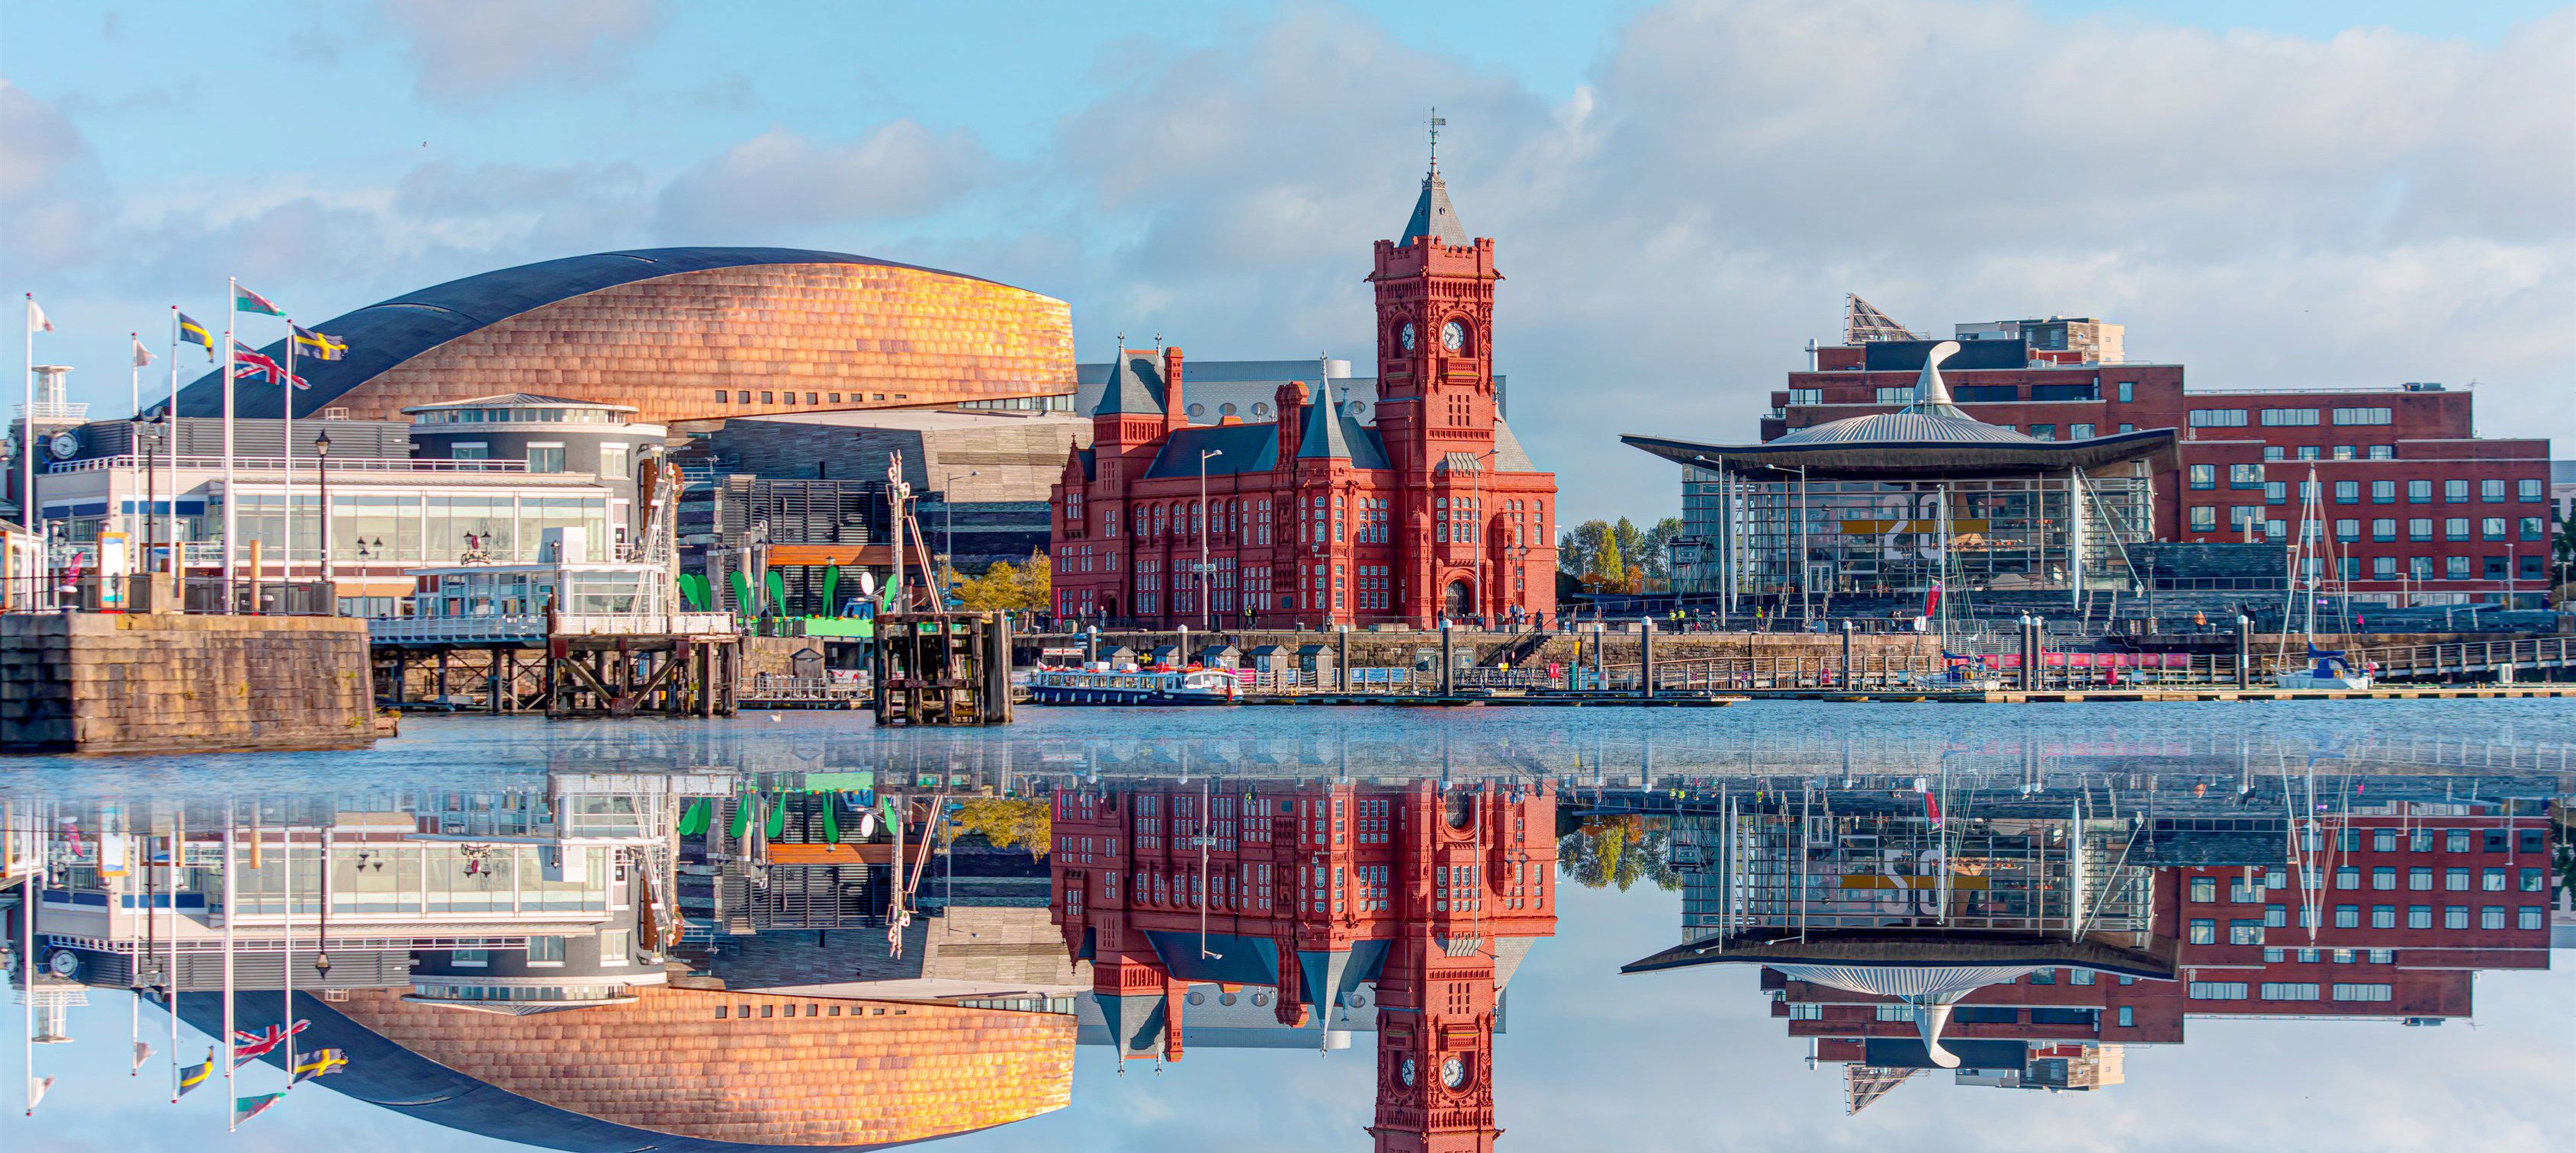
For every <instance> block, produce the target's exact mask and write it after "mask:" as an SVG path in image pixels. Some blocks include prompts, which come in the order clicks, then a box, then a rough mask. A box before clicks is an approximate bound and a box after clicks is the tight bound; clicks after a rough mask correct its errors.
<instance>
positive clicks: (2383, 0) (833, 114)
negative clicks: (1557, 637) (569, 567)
mask: <svg viewBox="0 0 2576 1153" xmlns="http://www.w3.org/2000/svg"><path fill="white" fill-rule="evenodd" d="M0 85H5V87H0V116H5V120H0V128H5V131H0V215H4V216H5V224H0V287H5V288H6V289H7V290H8V291H11V292H25V291H34V292H36V293H37V294H38V295H39V297H40V298H41V299H42V300H44V301H45V303H46V305H47V308H48V310H49V311H50V312H51V313H52V314H53V315H54V317H55V319H56V321H57V323H58V324H60V325H61V326H62V328H63V331H62V332H61V333H60V334H58V335H56V336H54V337H50V338H47V339H46V340H44V341H43V342H42V343H41V344H40V346H39V350H38V358H39V359H40V360H45V361H53V362H61V363H69V364H72V365H74V366H75V367H76V371H75V373H74V376H73V380H74V381H75V390H76V393H77V396H76V399H86V400H90V401H92V402H94V403H97V404H99V405H101V406H102V408H101V411H110V410H113V411H122V410H123V407H124V402H125V395H124V393H125V387H126V382H124V381H119V380H116V379H115V378H116V377H117V376H121V375H125V374H124V373H121V372H118V371H117V370H118V369H119V368H122V367H124V357H123V354H122V349H123V339H124V333H125V332H126V331H127V330H129V329H134V328H138V327H141V328H146V329H154V328H159V327H161V326H164V325H166V323H167V321H166V317H167V312H166V309H167V306H168V305H169V304H171V303H174V302H175V303H179V304H181V305H182V306H183V307H187V308H188V309H189V310H190V311H192V312H196V313H198V314H200V315H203V314H205V313H208V312H212V311H214V310H215V308H216V306H217V304H218V303H219V301H220V292H221V287H222V285H221V282H222V279H223V277H224V276H226V275H228V274H237V275H240V276H241V277H243V279H244V280H245V281H246V282H248V283H250V284H252V285H253V286H254V287H257V288H259V289H260V290H261V291H263V292H265V293H267V294H269V295H270V296H272V297H275V298H277V299H279V300H280V301H281V302H283V303H284V304H286V305H287V306H288V307H289V308H290V309H292V310H294V311H295V312H296V314H297V315H298V317H299V318H300V319H314V320H318V319H323V318H327V317H329V316H333V315H337V314H339V313H341V312H345V311H347V310H350V309H353V308H356V307H360V306H362V305H364V304H367V303H369V302H372V301H374V300H377V299H381V298H383V297H385V296H388V295H392V294H394V293H397V292H401V291H404V290H406V289H409V288H413V287H417V286H420V285H423V284H427V283H433V282H436V281H438V280H443V279H447V278H450V277H454V276H459V275H466V274H470V273H472V272H476V271H481V270H483V269H487V268H491V267H497V266H503V265H508V264H515V263H522V262H525V261H528V260H536V259H543V258H548V257H553V256H560V255H567V254H570V253H575V252H581V251H595V250H600V249H606V248H616V247H637V246H648V245H655V244H672V243H786V244H798V245H808V246H814V247H824V248H832V249H838V250H843V251H854V252H863V253H867V254H871V255H878V256H885V257H891V258H896V259H903V260H909V261H915V262H920V263H927V264H932V265H937V266H943V267H953V268H957V269H960V270H962V271H969V272H975V273H978V274H982V275H988V276H992V277H994V278H996V279H1002V280H1007V281H1011V282H1014V283H1019V284H1024V285H1026V286H1028V287H1031V288H1035V289H1038V290H1040V291H1044V292H1047V293H1050V294H1052V295H1056V296H1060V297H1063V298H1064V299H1066V300H1068V301H1070V302H1071V303H1072V304H1073V308H1074V317H1075V323H1076V328H1077V343H1078V345H1079V347H1080V348H1081V350H1082V351H1083V352H1084V353H1085V354H1086V355H1089V354H1096V353H1097V352H1098V351H1099V350H1100V349H1101V348H1103V347H1105V346H1106V345H1107V344H1108V343H1109V338H1110V336H1111V334H1112V333H1114V332H1116V331H1119V330H1122V329H1123V330H1125V331H1127V332H1130V333H1147V332H1160V333H1162V334H1163V335H1164V336H1165V337H1166V338H1167V339H1169V340H1171V341H1173V342H1175V343H1178V344H1181V345H1183V346H1184V347H1186V348H1188V349H1189V351H1190V353H1191V355H1192V356H1193V358H1205V357H1209V356H1215V357H1220V358H1232V357H1245V358H1255V357H1258V358H1272V357H1302V356H1306V355H1310V354H1311V353H1312V352H1313V351H1314V350H1315V349H1317V348H1318V347H1323V348H1328V349H1332V350H1335V351H1337V352H1341V351H1347V350H1350V349H1352V348H1354V347H1355V346H1357V345H1359V344H1360V343H1361V342H1362V341H1363V340H1364V333H1365V332H1366V331H1367V330H1366V327H1365V326H1366V322H1367V313H1366V306H1367V302H1366V296H1365V294H1364V292H1363V290H1362V286H1361V285H1360V284H1359V277H1360V275H1361V274H1363V273H1364V272H1365V270H1366V260H1367V253H1368V244H1369V242H1370V241H1371V240H1373V239H1375V238H1377V237H1379V236H1382V235H1384V234H1386V233H1387V232H1389V231H1391V230H1392V229H1393V228H1394V227H1395V226H1396V225H1397V224H1398V223H1399V222H1400V220H1401V216H1402V214H1403V213H1404V212H1405V210H1406V209H1407V208H1408V207H1409V206H1410V201H1411V195H1412V191H1413V189H1412V186H1413V183H1414V182H1415V181H1416V180H1417V179H1418V178H1419V173H1420V155H1421V150H1422V140H1421V131H1422V129H1421V123H1420V122H1421V120H1422V118H1423V117H1424V116H1425V115H1426V110H1427V109H1428V108H1429V107H1430V106H1433V105H1439V106H1441V107H1442V109H1443V112H1444V114H1445V115H1448V116H1449V117H1450V120H1451V125H1450V129H1449V132H1450V135H1449V137H1448V138H1447V140H1446V142H1445V144H1444V155H1445V156H1446V157H1447V158H1448V162H1447V164H1445V165H1444V167H1446V168H1447V169H1448V171H1449V172H1450V175H1451V181H1452V188H1453V191H1454V193H1455V194H1456V196H1457V199H1458V204H1459V209H1460V212H1461V214H1462V217H1463V218H1464V219H1465V221H1466V222H1467V224H1468V225H1469V227H1470V229H1471V230H1472V231H1475V232H1478V233H1480V234H1490V235H1493V236H1494V237H1495V238H1496V240H1497V244H1498V249H1499V258H1500V262H1501V264H1502V267H1503V269H1504V271H1505V273H1506V275H1507V276H1508V277H1510V280H1509V281H1508V282H1507V284H1506V287H1505V289H1504V293H1503V299H1502V302H1501V305H1500V307H1501V315H1500V318H1499V320H1498V325H1499V326H1500V327H1499V331H1498V334H1497V335H1498V342H1497V352H1498V356H1499V357H1500V359H1501V361H1502V367H1503V368H1504V370H1505V371H1506V372H1507V373H1508V374H1510V375H1511V377H1512V378H1513V382H1514V394H1513V406H1514V409H1513V415H1514V418H1515V422H1516V423H1517V424H1519V425H1521V426H1522V427H1523V430H1524V431H1523V439H1524V440H1525V441H1528V442H1529V443H1530V447H1531V449H1532V451H1533V452H1534V453H1535V454H1536V455H1537V456H1538V458H1539V459H1540V460H1541V462H1542V463H1544V464H1548V465H1551V466H1553V467H1555V468H1556V469H1558V471H1559V472H1560V473H1562V474H1565V478H1564V480H1563V482H1562V483H1563V487H1564V488H1565V490H1566V493H1567V499H1568V500H1569V501H1570V502H1572V503H1571V504H1570V505H1569V506H1568V512H1569V513H1570V514H1574V515H1595V514H1600V513H1618V512H1630V513H1635V514H1637V515H1641V516H1643V515H1654V514H1658V513H1660V512H1661V511H1664V510H1666V509H1668V507H1669V506H1670V505H1672V504H1673V503H1674V502H1675V500H1676V491H1677V487H1678V486H1676V485H1674V484H1672V483H1671V479H1672V478H1671V477H1670V476H1669V475H1668V469H1667V468H1666V467H1665V466H1662V465H1659V464H1657V463H1656V462H1653V461H1652V460H1651V459H1650V458H1646V457H1644V456H1643V455H1642V454H1638V453H1635V452H1633V451H1630V450H1626V449H1623V448H1620V447H1618V446H1617V444H1616V443H1615V440H1616V436H1617V434H1619V433H1621V432H1629V431H1641V430H1644V429H1647V428H1650V427H1651V428H1655V429H1659V430H1663V431H1687V432H1691V433H1697V434H1701V435H1706V436H1708V437H1711V438H1726V437H1745V436H1750V435H1751V434H1752V431H1753V420H1754V418H1755V417H1756V415H1758V411H1759V409H1760V408H1761V407H1762V404H1763V395H1762V394H1763V393H1765V392H1767V391H1768V390H1769V389H1770V388H1772V387H1774V386H1776V385H1778V384H1779V381H1780V374H1781V373H1783V372H1785V371H1787V370H1788V369H1790V368H1792V367H1795V366H1797V365H1798V364H1799V363H1800V362H1801V359H1802V358H1801V357H1800V355H1799V349H1800V348H1801V347H1802V346H1803V344H1804V343H1805V341H1806V340H1807V339H1809V338H1811V337H1822V336H1828V335H1830V334H1831V333H1832V332H1833V330H1834V328H1835V324H1836V321H1837V320H1838V316H1839V310H1840V306H1841V294H1842V293H1843V292H1845V291H1857V292H1859V293H1861V294H1862V295H1863V296H1866V297H1869V298H1870V299H1871V300H1873V302H1875V303H1878V304H1880V305H1881V306H1882V307H1884V308H1886V309H1887V310H1888V311H1890V312H1891V313H1893V314H1895V315H1896V316H1897V317H1898V318H1899V319H1901V320H1905V321H1907V322H1909V323H1911V324H1913V325H1914V326H1916V327H1918V328H1932V329H1944V328H1946V327H1947V326H1948V325H1949V324H1951V323H1953V322H1958V321H1967V320H1979V319H1991V318H1993V317H1997V316H2004V315H2025V314H2046V313H2064V314H2069V315H2077V314H2094V315H2103V316H2108V317H2110V318H2112V319H2116V320H2121V321H2124V322H2125V323H2127V324H2128V325H2129V337H2128V343H2129V347H2130V349H2131V351H2132V355H2133V356H2139V357H2144V358H2152V359H2160V360H2179V361H2183V362H2185V363H2187V364H2189V365H2190V366H2191V368H2192V370H2193V372H2192V380H2193V381H2194V382H2196V383H2200V384H2203V385H2208V386H2222V385H2225V386H2237V385H2282V386H2324V385H2338V384H2372V385H2384V384H2391V383H2395V382H2399V381H2404V380H2422V379H2438V380H2446V381H2450V382H2453V383H2464V382H2466V381H2468V380H2471V379H2475V380H2477V381H2478V382H2479V384H2480V387H2481V388H2482V389H2483V390H2486V392H2487V395H2485V396H2483V397H2481V401H2480V409H2481V418H2482V420H2481V423H2482V425H2483V426H2484V430H2485V431H2488V432H2502V431H2507V430H2513V431H2520V432H2525V433H2527V434H2534V435H2545V434H2556V435H2558V436H2560V437H2566V436H2570V435H2576V424H2571V423H2570V418H2569V417H2568V416H2567V408H2566V406H2565V405H2564V404H2563V403H2559V402H2558V401H2556V400H2554V399H2552V398H2557V397H2563V396H2564V395H2566V393H2567V391H2568V390H2569V389H2571V388H2576V327H2571V323H2570V322H2569V320H2568V319H2567V318H2568V317H2569V316H2576V236H2571V231H2570V228H2569V225H2568V222H2569V221H2570V220H2571V219H2576V157H2571V155H2570V150H2569V149H2568V148H2567V147H2566V146H2565V142H2566V140H2567V139H2569V138H2570V135H2571V133H2576V111H2571V110H2572V109H2576V14H2571V12H2570V11H2569V9H2567V8H2566V7H2565V6H2564V5H2549V4H2539V3H2522V2H2518V0H2505V2H2495V3H2484V4H2474V5H2424V4H2405V3H2396V2H2388V0H2367V2H2361V3H2343V4H2330V3H2284V4H2223V3H2216V2H2214V0H2213V2H2198V0H2195V2H2188V3H2173V4H2116V3H2098V2H2085V0H2052V2H2045V3H2032V4H2010V3H1979V2H1973V0H1943V2H1914V0H1825V2H1819V3H1794V2H1792V0H1742V2H1728V3H1693V2H1689V0H1670V2H1666V3H1654V4H1649V3H1641V2H1626V0H1622V2H1616V3H1605V4H1594V5H1572V4H1564V5H1516V6H1511V7H1510V8H1508V9H1501V10H1498V9H1496V8H1495V7H1494V6H1491V5H1478V4H1460V3H1406V4H1359V5H1344V4H1329V3H1312V2H1290V3H1256V4H1238V5H1223V6H1220V5H1210V4H1192V3H1092V4H1080V5H1059V4H1019V3H975V4H958V3H949V4H930V3H888V4H870V5H858V4H846V3H842V4H832V3H811V4H803V3H757V4H711V3H677V2H668V0H568V2H565V3H561V4H551V5H538V4H523V3H517V2H514V0H445V2H431V0H382V2H370V3H358V2H337V3H325V2H320V0H286V2H281V3H273V4H269V5H262V6H257V7H255V8H245V7H243V6H238V5H210V4H203V3H195V4H91V5H62V4H41V3H29V2H24V0H6V2H5V3H0ZM2561 455H2564V453H2563V452H2562V454H2561Z"/></svg>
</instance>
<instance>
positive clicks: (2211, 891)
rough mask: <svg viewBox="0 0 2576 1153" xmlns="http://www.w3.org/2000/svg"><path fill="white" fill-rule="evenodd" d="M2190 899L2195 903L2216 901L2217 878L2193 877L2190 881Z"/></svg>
mask: <svg viewBox="0 0 2576 1153" xmlns="http://www.w3.org/2000/svg"><path fill="white" fill-rule="evenodd" d="M2191 899H2192V900H2195V901H2215V900H2217V899H2218V878H2216V877H2193V878H2192V879H2191Z"/></svg>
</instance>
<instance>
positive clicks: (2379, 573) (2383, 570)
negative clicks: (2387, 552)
mask: <svg viewBox="0 0 2576 1153" xmlns="http://www.w3.org/2000/svg"><path fill="white" fill-rule="evenodd" d="M2370 575H2371V579H2373V580H2384V581H2389V580H2396V579H2397V558H2396V557H2393V556H2378V557H2372V558H2370Z"/></svg>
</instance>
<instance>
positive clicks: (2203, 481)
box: [2191, 464, 2218, 489]
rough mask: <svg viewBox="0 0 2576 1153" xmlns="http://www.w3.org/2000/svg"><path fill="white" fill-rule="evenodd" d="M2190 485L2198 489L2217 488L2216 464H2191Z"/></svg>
mask: <svg viewBox="0 0 2576 1153" xmlns="http://www.w3.org/2000/svg"><path fill="white" fill-rule="evenodd" d="M2191 487H2193V488H2198V489H2212V488H2217V487H2218V466H2217V465H2214V464H2195V465H2193V466H2191Z"/></svg>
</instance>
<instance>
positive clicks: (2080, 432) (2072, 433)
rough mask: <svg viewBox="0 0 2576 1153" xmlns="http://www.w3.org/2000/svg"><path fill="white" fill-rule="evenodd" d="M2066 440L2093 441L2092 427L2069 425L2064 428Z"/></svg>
mask: <svg viewBox="0 0 2576 1153" xmlns="http://www.w3.org/2000/svg"><path fill="white" fill-rule="evenodd" d="M2066 439H2068V440H2091V439H2093V426H2092V425H2089V424H2070V425H2068V426H2066Z"/></svg>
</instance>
